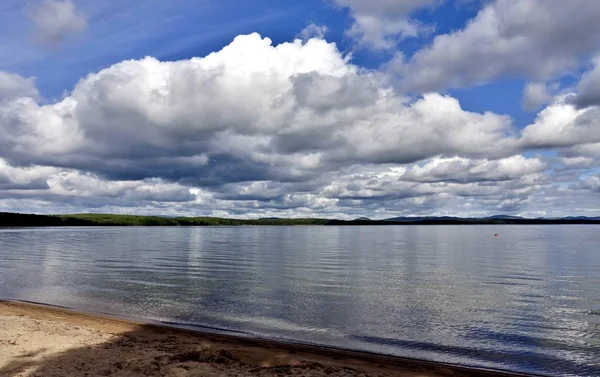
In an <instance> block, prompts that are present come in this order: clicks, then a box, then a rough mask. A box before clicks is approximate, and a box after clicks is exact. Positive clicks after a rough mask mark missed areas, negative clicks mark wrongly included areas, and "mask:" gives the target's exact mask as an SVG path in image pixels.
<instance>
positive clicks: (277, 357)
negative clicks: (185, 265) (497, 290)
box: [0, 300, 529, 377]
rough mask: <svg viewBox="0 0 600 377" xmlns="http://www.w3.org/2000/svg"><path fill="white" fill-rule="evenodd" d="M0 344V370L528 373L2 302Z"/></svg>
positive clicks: (441, 376) (508, 376) (488, 376)
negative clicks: (188, 328)
mask: <svg viewBox="0 0 600 377" xmlns="http://www.w3.org/2000/svg"><path fill="white" fill-rule="evenodd" d="M0 344H1V345H2V347H4V348H3V351H4V352H3V353H2V354H0V375H16V374H20V373H22V374H23V375H43V376H48V377H58V376H61V377H62V376H71V375H84V374H85V375H88V374H89V375H100V374H101V375H118V376H123V375H127V376H141V375H146V376H180V375H181V376H184V375H185V376H187V375H188V374H187V372H189V373H192V375H238V376H263V377H271V376H272V377H275V376H281V375H289V376H326V375H335V376H339V377H351V376H352V377H355V376H360V375H369V376H373V377H384V376H390V375H402V376H406V377H474V376H481V377H501V376H504V377H517V376H529V375H527V374H522V373H515V372H509V371H500V370H491V369H483V368H472V367H466V366H459V365H451V364H444V363H436V362H432V361H424V360H417V359H409V358H401V357H395V356H386V355H379V354H374V353H367V352H358V351H349V350H343V349H335V348H329V347H320V346H316V345H308V344H307V345H303V344H293V343H286V342H281V341H274V340H266V339H255V338H246V337H238V336H234V335H222V334H215V333H208V332H202V331H193V330H186V329H181V328H176V327H170V326H164V325H160V324H148V323H143V322H136V321H129V320H122V319H118V318H114V317H109V316H103V315H94V314H87V313H80V312H76V311H72V310H69V309H64V308H58V307H52V306H46V305H40V304H31V303H22V302H11V301H1V300H0ZM194 373H195V374H194Z"/></svg>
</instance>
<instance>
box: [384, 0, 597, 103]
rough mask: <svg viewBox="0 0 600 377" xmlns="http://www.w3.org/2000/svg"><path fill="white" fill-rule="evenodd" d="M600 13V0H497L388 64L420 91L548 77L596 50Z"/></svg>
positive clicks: (574, 65) (408, 85) (406, 85)
mask: <svg viewBox="0 0 600 377" xmlns="http://www.w3.org/2000/svg"><path fill="white" fill-rule="evenodd" d="M599 15H600V2H597V1H588V0H573V1H570V2H569V6H565V3H564V2H563V1H560V0H495V1H493V2H491V3H489V4H488V5H486V6H484V7H483V8H482V9H481V10H480V11H479V13H478V14H477V16H476V17H475V18H474V19H473V20H471V21H469V22H468V23H467V25H466V26H465V27H464V28H463V29H461V30H458V31H454V32H451V33H449V34H441V35H438V36H436V37H435V38H434V40H433V42H432V44H431V45H430V46H428V47H425V48H423V49H422V50H420V51H418V52H417V53H416V54H415V55H414V56H413V57H412V58H411V59H410V60H408V61H405V60H404V59H401V58H398V59H396V61H395V62H392V63H391V64H390V67H391V68H390V69H391V70H392V71H395V73H396V74H397V75H399V76H400V77H401V80H402V84H401V86H402V87H403V88H404V89H408V90H413V91H421V92H427V91H432V90H441V89H445V88H449V87H467V86H470V85H474V84H480V83H486V82H489V81H491V80H494V79H497V78H506V77H519V78H526V79H530V80H533V81H544V80H547V79H550V78H553V77H556V76H560V75H562V74H564V73H565V71H567V70H570V69H575V68H577V67H578V66H579V64H580V61H581V59H585V58H588V57H590V56H591V55H593V54H594V53H596V52H597V51H598V46H599V45H600V24H599V23H598V22H597V19H598V16H599Z"/></svg>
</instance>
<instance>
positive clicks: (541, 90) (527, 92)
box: [521, 82, 552, 111]
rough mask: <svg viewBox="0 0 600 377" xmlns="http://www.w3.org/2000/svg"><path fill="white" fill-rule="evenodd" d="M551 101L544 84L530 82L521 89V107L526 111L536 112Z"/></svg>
mask: <svg viewBox="0 0 600 377" xmlns="http://www.w3.org/2000/svg"><path fill="white" fill-rule="evenodd" d="M551 99H552V95H551V94H550V93H549V88H548V86H547V85H546V84H545V83H537V82H530V83H528V84H527V85H525V88H524V89H523V99H522V101H521V106H522V107H523V109H524V110H526V111H535V110H538V109H539V108H540V107H541V106H543V105H545V104H547V103H548V102H550V100H551Z"/></svg>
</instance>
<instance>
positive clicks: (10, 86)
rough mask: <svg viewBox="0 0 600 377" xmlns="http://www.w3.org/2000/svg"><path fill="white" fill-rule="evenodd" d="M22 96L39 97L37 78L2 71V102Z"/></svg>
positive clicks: (0, 96)
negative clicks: (36, 85) (36, 84)
mask: <svg viewBox="0 0 600 377" xmlns="http://www.w3.org/2000/svg"><path fill="white" fill-rule="evenodd" d="M20 97H32V98H37V97H38V91H37V89H36V87H35V78H33V77H29V78H25V77H22V76H19V75H16V74H14V73H10V72H4V71H0V103H2V102H8V101H11V100H14V99H16V98H20Z"/></svg>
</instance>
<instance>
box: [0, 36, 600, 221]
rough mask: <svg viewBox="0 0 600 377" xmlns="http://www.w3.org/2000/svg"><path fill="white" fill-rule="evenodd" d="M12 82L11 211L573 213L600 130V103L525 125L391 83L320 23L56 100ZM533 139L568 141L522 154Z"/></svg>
mask: <svg viewBox="0 0 600 377" xmlns="http://www.w3.org/2000/svg"><path fill="white" fill-rule="evenodd" d="M24 80H25V82H29V81H27V79H24ZM17 81H19V80H17ZM31 82H32V81H31ZM25 87H27V85H25ZM14 93H16V94H11V95H10V96H6V100H5V101H2V102H0V162H1V163H0V172H1V173H0V208H1V209H4V210H10V209H11V208H12V209H18V210H20V211H27V210H35V211H39V210H37V209H36V208H41V210H43V211H47V212H54V211H58V212H74V211H77V212H79V211H82V210H83V211H85V210H90V209H92V210H94V211H104V212H115V211H117V212H122V211H134V212H137V213H161V214H196V215H200V214H202V215H217V214H220V215H224V214H226V215H230V216H247V215H248V214H252V216H257V217H260V216H292V217H294V216H295V217H298V216H326V217H344V218H351V217H356V216H357V215H360V216H362V215H367V216H373V217H391V216H396V215H401V214H431V215H435V214H437V215H439V214H457V213H459V214H464V215H469V214H472V215H483V214H490V213H497V212H510V213H515V214H525V213H538V211H539V210H540V208H544V210H545V209H546V208H555V209H556V211H557V213H559V212H560V213H564V212H565V211H569V210H570V209H569V207H564V206H563V203H566V202H568V201H566V200H564V198H565V197H568V198H572V202H571V204H573V201H576V199H575V198H576V195H579V194H581V190H576V189H575V188H567V190H570V191H567V192H564V191H559V188H560V187H562V186H565V185H564V184H565V183H573V182H575V181H577V180H578V179H579V175H580V174H583V173H584V172H586V171H588V170H592V169H594V168H595V167H596V165H594V164H587V165H586V164H584V162H585V161H583V160H581V161H579V160H574V159H575V158H577V157H589V156H584V155H583V152H577V151H576V150H577V148H582V147H585V146H591V145H595V144H593V143H600V134H598V132H596V130H597V129H600V128H599V127H598V125H597V124H596V123H597V119H599V114H597V111H598V109H597V108H595V107H591V108H586V109H578V108H577V107H576V106H574V105H573V104H572V103H570V102H569V100H568V99H569V98H571V96H564V97H559V98H557V99H556V101H554V102H553V104H551V105H549V106H547V107H546V108H545V109H543V110H542V111H541V112H540V113H539V114H538V117H537V119H536V120H535V122H533V123H532V124H531V125H529V126H527V127H526V128H525V129H524V130H522V131H519V130H518V129H516V128H515V127H514V126H513V124H512V120H511V119H510V118H509V117H507V116H503V115H498V114H494V113H491V112H485V113H477V112H470V111H466V110H464V109H463V108H462V107H461V105H460V103H459V101H458V100H456V99H455V98H452V97H451V96H448V95H441V94H436V93H430V94H426V95H423V96H421V97H419V98H413V97H405V96H403V95H401V94H398V92H397V91H395V90H394V89H393V88H391V87H390V86H389V85H388V84H387V80H386V78H385V77H383V76H382V74H381V73H380V72H374V71H369V70H366V69H363V68H360V67H358V66H355V65H353V64H352V63H351V62H350V60H349V58H348V56H344V55H343V54H342V53H340V52H339V51H338V50H337V48H336V46H335V44H332V43H327V42H326V41H325V40H323V39H319V38H313V39H310V40H307V41H301V40H297V41H294V42H291V43H282V44H280V45H277V46H273V44H272V42H271V41H270V40H269V39H268V38H262V37H260V36H259V35H258V34H251V35H243V36H238V37H237V38H235V40H234V41H233V42H231V43H230V44H229V45H228V46H226V47H224V48H223V49H221V50H220V51H217V52H214V53H212V54H209V55H207V56H205V57H201V58H192V59H187V60H181V61H169V62H163V61H159V60H157V59H155V58H151V57H147V58H144V59H139V60H128V61H123V62H120V63H118V64H115V65H113V66H110V67H108V68H106V69H103V70H101V71H100V72H97V73H91V74H89V75H87V76H86V77H85V78H83V79H82V80H81V81H80V82H79V83H78V84H77V85H76V86H75V87H74V89H73V90H72V92H71V93H70V94H69V95H67V96H66V97H65V98H64V99H62V100H60V101H57V102H53V103H47V104H43V103H40V102H38V100H37V99H36V92H34V91H33V90H31V88H29V89H28V90H23V91H15V92H14ZM599 145H600V144H599ZM538 148H560V151H561V152H564V153H565V155H564V156H561V157H560V158H557V159H556V161H553V162H551V163H550V162H548V161H546V160H545V159H544V158H541V157H525V156H524V155H523V153H525V152H526V151H528V150H531V149H538ZM566 153H571V155H566ZM577 153H581V154H580V155H577ZM586 161H588V160H586ZM588 162H589V161H588ZM555 163H556V164H558V165H560V166H554V164H555ZM569 164H571V165H570V167H569ZM560 169H563V170H560ZM569 169H570V170H569ZM585 169H587V170H585ZM559 170H560V171H559ZM569 172H570V173H571V174H567V173H569ZM559 186H560V187H559ZM588 191H589V190H588ZM575 193H578V194H575ZM561 195H562V197H563V199H562V200H563V201H561V199H560V198H561ZM585 195H588V194H587V191H586V194H585ZM585 195H584V197H582V199H581V202H578V203H579V204H581V203H590V202H593V198H592V197H591V196H590V197H588V196H585ZM589 195H591V194H589ZM549 201H552V203H550V202H549ZM42 203H46V204H42ZM579 204H578V205H579ZM581 205H583V204H581ZM36 206H37V207H36ZM573 208H580V207H577V206H573ZM581 208H583V207H581Z"/></svg>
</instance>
